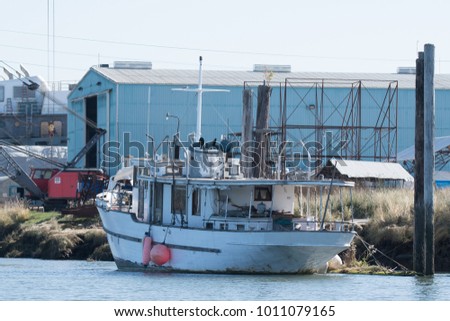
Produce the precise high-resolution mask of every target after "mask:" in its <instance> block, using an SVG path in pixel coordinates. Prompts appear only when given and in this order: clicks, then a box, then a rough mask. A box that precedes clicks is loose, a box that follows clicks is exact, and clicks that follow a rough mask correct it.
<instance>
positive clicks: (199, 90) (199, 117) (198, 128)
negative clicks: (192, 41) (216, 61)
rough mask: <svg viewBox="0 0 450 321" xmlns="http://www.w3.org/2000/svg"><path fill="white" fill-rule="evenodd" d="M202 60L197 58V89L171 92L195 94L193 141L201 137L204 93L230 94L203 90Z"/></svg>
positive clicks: (214, 90) (179, 89)
mask: <svg viewBox="0 0 450 321" xmlns="http://www.w3.org/2000/svg"><path fill="white" fill-rule="evenodd" d="M202 66H203V58H202V56H200V57H199V68H198V87H197V88H195V89H194V88H193V89H190V88H173V89H172V90H173V91H191V92H196V93H197V126H196V130H195V140H196V141H198V140H199V139H200V137H201V136H202V104H203V103H202V98H203V93H204V92H230V91H229V90H228V89H203V74H202V73H203V72H202Z"/></svg>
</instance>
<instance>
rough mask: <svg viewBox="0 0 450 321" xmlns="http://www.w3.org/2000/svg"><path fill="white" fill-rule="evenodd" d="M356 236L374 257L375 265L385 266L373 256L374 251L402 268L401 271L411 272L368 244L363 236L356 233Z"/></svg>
mask: <svg viewBox="0 0 450 321" xmlns="http://www.w3.org/2000/svg"><path fill="white" fill-rule="evenodd" d="M356 238H357V239H359V240H360V241H361V243H362V244H363V245H364V247H365V248H366V250H367V252H368V253H369V254H370V255H371V256H372V258H373V259H374V261H375V263H376V264H377V266H379V267H381V268H386V267H384V266H383V265H382V264H381V263H380V261H378V260H377V258H376V257H375V253H379V254H381V255H382V256H383V257H385V258H387V259H388V260H390V261H391V262H393V263H395V264H397V266H398V267H399V268H401V269H402V271H403V272H407V273H410V272H413V271H411V270H409V269H408V268H407V267H405V266H404V265H402V264H400V263H399V262H397V261H396V260H394V259H393V258H391V257H389V256H387V255H386V254H384V253H383V252H381V251H380V250H379V249H377V248H375V246H374V245H372V244H369V243H368V242H366V241H364V240H363V238H362V237H361V236H360V235H359V234H356Z"/></svg>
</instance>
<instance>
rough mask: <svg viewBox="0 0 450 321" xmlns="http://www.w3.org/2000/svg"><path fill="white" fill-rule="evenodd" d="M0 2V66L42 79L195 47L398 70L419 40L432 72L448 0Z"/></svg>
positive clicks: (183, 60) (217, 60)
mask: <svg viewBox="0 0 450 321" xmlns="http://www.w3.org/2000/svg"><path fill="white" fill-rule="evenodd" d="M0 2H1V4H2V5H1V8H2V10H1V12H2V15H1V16H2V17H1V19H0V67H4V66H5V64H6V65H7V66H10V67H8V68H9V69H10V70H13V69H12V68H14V69H17V70H18V69H19V68H20V67H19V66H20V64H22V65H23V66H24V67H25V68H26V69H27V70H28V71H29V72H30V74H32V75H35V74H38V75H41V76H43V77H44V78H45V79H47V80H49V81H62V82H77V81H78V80H80V79H81V78H82V77H83V75H84V74H85V73H86V72H87V71H88V69H89V68H90V67H91V66H94V65H97V64H99V63H102V64H104V63H108V64H110V65H112V64H113V62H114V61H122V60H132V61H151V62H152V65H153V68H154V69H197V62H198V56H200V55H201V56H203V59H204V63H203V65H204V69H205V70H206V69H210V70H252V68H253V65H254V64H280V65H291V69H292V71H298V72H301V71H316V72H369V73H371V72H382V73H395V72H396V71H397V68H398V67H409V66H415V59H416V58H417V52H418V51H423V48H424V45H425V44H426V43H431V44H434V45H435V58H436V60H435V71H436V73H450V36H449V35H450V19H449V15H450V1H448V0H428V1H424V0H420V1H419V0H378V1H375V0H371V1H365V0H359V1H358V0H309V1H304V0H272V1H268V0H227V1H215V0H209V1H207V0H190V1H186V0H160V1H157V0H127V1H125V0H71V1H68V0H14V1H10V0H0ZM0 74H1V75H2V76H4V77H6V76H5V75H4V74H3V73H0ZM0 79H1V78H0Z"/></svg>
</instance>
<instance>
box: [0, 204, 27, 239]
mask: <svg viewBox="0 0 450 321" xmlns="http://www.w3.org/2000/svg"><path fill="white" fill-rule="evenodd" d="M29 217H30V211H29V210H28V208H27V206H26V204H24V203H21V202H8V203H5V204H4V205H3V206H2V207H1V208H0V238H3V237H5V236H6V235H8V234H9V233H11V232H12V231H13V230H15V229H17V228H18V227H19V226H20V224H22V223H23V222H25V221H26V220H28V219H29Z"/></svg>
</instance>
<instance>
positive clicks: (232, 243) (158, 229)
mask: <svg viewBox="0 0 450 321" xmlns="http://www.w3.org/2000/svg"><path fill="white" fill-rule="evenodd" d="M98 210H99V213H100V216H101V219H102V222H103V227H104V229H105V231H106V233H107V235H108V242H109V245H110V248H111V252H112V254H113V256H114V259H115V262H116V264H117V266H118V268H119V269H125V270H149V271H160V272H161V271H167V272H194V273H264V274H272V273H273V274H291V273H314V272H319V271H323V270H324V269H325V267H326V263H327V262H328V261H329V260H330V259H331V258H333V257H334V256H335V255H336V254H338V253H340V252H342V251H343V250H345V249H347V248H348V247H349V246H350V243H351V241H352V239H353V237H354V235H355V234H354V233H353V232H337V231H289V232H286V231H225V230H206V229H193V228H181V227H174V226H159V225H158V226H156V225H149V224H146V223H142V222H139V221H137V220H135V219H134V215H132V214H127V213H123V212H119V211H107V210H105V209H103V208H98ZM147 235H150V236H151V238H152V242H153V244H164V245H166V246H167V247H168V248H169V250H170V260H169V261H168V262H167V263H165V264H163V265H161V266H158V265H156V264H154V263H153V262H150V263H149V264H148V265H144V264H143V263H142V255H143V252H142V251H143V248H144V245H143V244H144V241H143V240H144V237H145V236H147Z"/></svg>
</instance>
